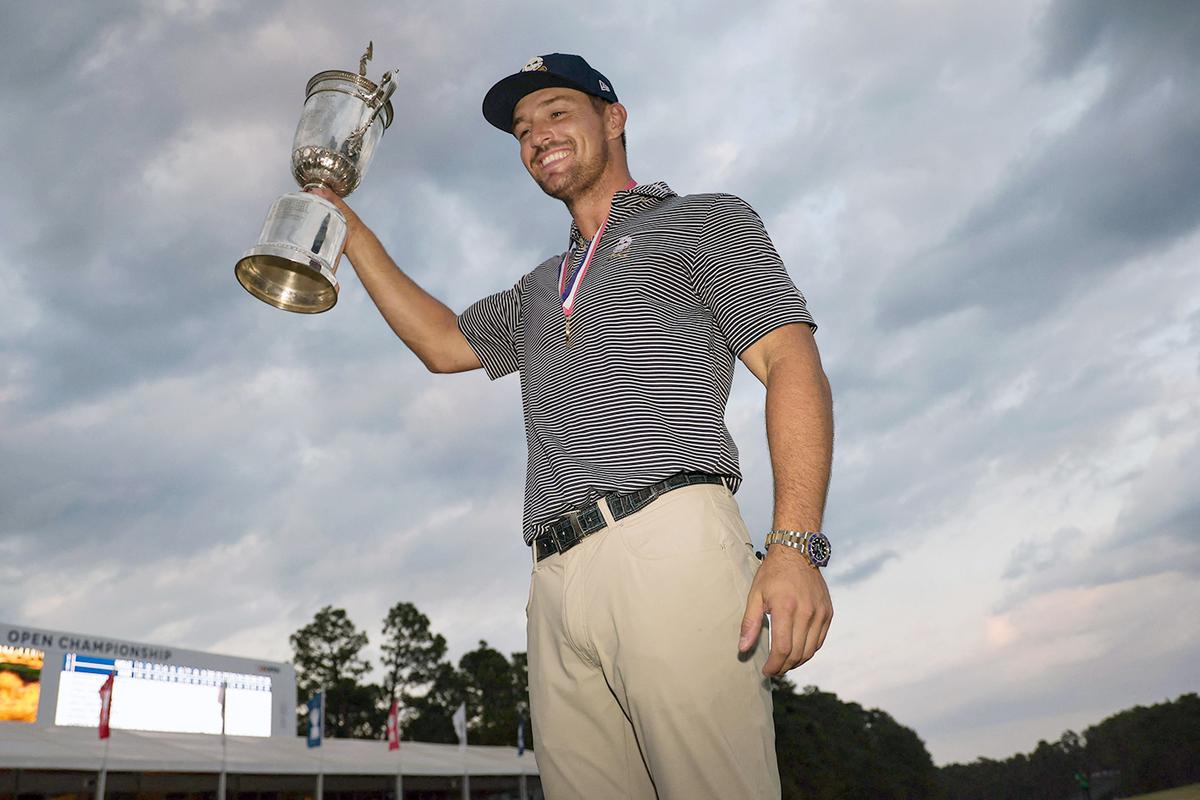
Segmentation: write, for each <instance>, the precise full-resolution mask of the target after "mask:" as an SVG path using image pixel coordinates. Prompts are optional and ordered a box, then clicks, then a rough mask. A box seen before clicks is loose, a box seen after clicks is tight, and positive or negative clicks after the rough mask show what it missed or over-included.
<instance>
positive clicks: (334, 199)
mask: <svg viewBox="0 0 1200 800" xmlns="http://www.w3.org/2000/svg"><path fill="white" fill-rule="evenodd" d="M304 191H306V192H311V193H312V194H315V195H316V196H317V197H320V198H321V199H322V200H328V201H329V202H331V203H333V204H334V205H335V206H337V208H338V211H341V212H342V216H343V217H345V218H346V250H347V253H346V256H347V257H348V258H349V259H350V261H351V263H353V261H354V256H353V255H351V253H350V252H349V251H351V250H352V248H353V247H354V245H356V244H358V240H359V239H360V238H361V237H362V236H363V234H364V232H365V233H370V229H369V228H367V226H366V225H364V224H363V221H362V220H361V219H360V218H359V216H358V214H355V213H354V209H352V208H350V206H348V205H346V201H345V200H343V199H342V198H340V197H338V196H337V195H336V194H334V193H333V192H331V191H329V190H328V189H326V188H325V187H324V186H315V187H313V188H312V189H305V190H304Z"/></svg>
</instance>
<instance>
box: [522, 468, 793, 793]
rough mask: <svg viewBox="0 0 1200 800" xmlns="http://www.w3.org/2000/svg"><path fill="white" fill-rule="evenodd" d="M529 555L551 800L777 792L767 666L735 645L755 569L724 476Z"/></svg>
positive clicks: (538, 707)
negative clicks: (543, 553) (568, 544)
mask: <svg viewBox="0 0 1200 800" xmlns="http://www.w3.org/2000/svg"><path fill="white" fill-rule="evenodd" d="M600 507H601V509H602V511H603V513H604V517H605V519H606V521H607V522H608V527H607V528H605V529H603V530H601V531H599V532H597V533H594V534H592V535H591V536H589V537H588V538H587V539H584V540H583V541H582V542H580V543H579V544H577V545H576V546H575V547H573V548H572V549H570V550H568V551H567V552H566V553H559V554H557V555H553V556H550V557H549V558H546V559H544V560H543V561H541V562H535V564H534V569H533V576H532V579H531V583H530V589H529V605H528V607H527V611H526V614H527V616H528V619H529V622H528V632H529V688H530V697H531V701H532V705H533V708H532V716H533V729H534V735H535V737H536V747H535V754H536V757H537V763H538V771H539V772H540V773H541V781H542V786H543V788H544V790H545V792H546V796H547V797H548V798H549V799H550V800H572V799H573V798H581V800H583V799H585V800H605V799H606V798H621V800H627V799H629V800H641V799H642V798H647V799H652V798H660V800H703V798H722V799H723V800H729V799H731V798H739V799H740V798H778V797H779V792H780V789H779V771H778V767H777V766H776V762H775V728H774V724H773V722H772V719H771V692H770V685H769V682H768V681H767V680H766V679H765V678H764V677H763V675H762V667H763V664H764V663H765V662H766V659H767V647H768V642H767V636H766V634H765V633H764V634H763V635H762V636H761V637H760V641H759V642H758V645H757V647H756V648H755V649H754V650H753V651H751V653H750V654H749V655H742V656H739V654H738V651H737V642H738V633H739V629H740V626H741V619H742V614H743V612H744V610H745V604H746V594H747V592H748V591H749V589H750V582H751V580H752V579H753V577H754V573H755V570H757V568H758V563H759V562H758V559H757V558H756V557H755V555H754V551H753V547H752V546H751V544H750V538H749V535H748V533H747V531H746V526H745V524H744V523H743V522H742V518H741V515H740V513H739V511H738V507H737V503H736V501H735V500H734V499H733V496H732V495H731V494H730V493H729V490H728V489H726V488H725V487H724V486H718V485H700V486H688V487H685V488H682V489H676V490H675V491H673V492H669V493H668V494H666V495H663V496H662V497H660V498H659V499H658V500H656V501H654V502H653V503H651V504H650V505H649V506H648V507H646V508H644V509H642V510H641V511H639V512H638V513H636V514H633V515H631V516H628V517H626V518H624V519H622V520H620V521H619V522H614V521H613V519H612V515H611V513H609V511H608V508H607V507H606V506H605V504H604V502H603V501H601V503H600Z"/></svg>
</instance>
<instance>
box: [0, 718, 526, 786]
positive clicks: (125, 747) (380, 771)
mask: <svg viewBox="0 0 1200 800" xmlns="http://www.w3.org/2000/svg"><path fill="white" fill-rule="evenodd" d="M104 747H105V744H104V741H103V740H101V739H99V738H98V737H97V734H96V729H95V728H70V727H39V726H36V725H29V724H25V723H19V722H0V769H4V768H8V769H30V770H71V771H89V770H98V769H100V763H101V760H102V759H103V758H104ZM464 757H465V762H466V763H465V767H466V769H465V771H466V772H467V774H470V775H480V776H483V775H521V774H525V775H537V774H538V771H537V764H536V763H535V761H534V759H533V753H532V752H527V753H525V755H523V756H518V755H517V750H516V748H514V747H488V746H481V745H471V746H469V747H467V748H466V751H465V754H464V752H463V751H462V750H460V749H459V747H458V745H452V744H428V743H425V742H403V743H401V749H400V751H399V752H397V751H394V750H393V751H389V750H388V749H387V744H386V743H385V742H382V741H366V740H361V739H326V740H325V743H324V744H323V745H322V746H321V747H319V748H312V749H309V747H308V746H307V744H306V742H305V740H304V738H303V737H285V736H271V737H262V738H258V737H250V736H229V737H227V739H226V770H227V771H228V772H229V773H231V774H244V775H254V774H257V775H264V774H265V775H316V774H317V773H318V772H323V773H324V774H326V775H395V774H396V772H397V769H398V768H400V767H402V769H403V773H404V774H405V775H413V776H418V775H428V776H441V775H444V776H458V775H462V774H463V772H464ZM108 770H109V771H110V772H187V773H204V772H211V773H217V772H220V770H221V737H220V736H213V735H211V734H201V733H147V732H143V731H126V730H114V731H113V732H112V737H111V739H110V740H109V745H108Z"/></svg>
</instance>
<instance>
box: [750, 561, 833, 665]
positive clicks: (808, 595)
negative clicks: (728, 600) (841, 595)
mask: <svg viewBox="0 0 1200 800" xmlns="http://www.w3.org/2000/svg"><path fill="white" fill-rule="evenodd" d="M764 613H769V614H770V615H771V655H770V657H769V658H768V659H767V663H766V664H765V665H764V666H763V675H768V676H769V675H782V674H783V673H785V672H787V671H788V670H790V669H792V668H793V667H798V666H800V665H801V664H803V663H804V662H805V661H808V660H809V659H810V658H812V657H813V655H814V654H815V653H816V652H817V650H819V649H820V648H821V645H822V644H824V643H825V634H826V633H828V632H829V623H830V621H831V620H832V619H833V602H832V601H831V600H830V599H829V587H827V586H826V585H825V578H824V576H822V575H821V571H820V570H819V569H817V568H816V567H814V566H812V565H811V564H809V563H808V559H806V558H805V557H804V556H803V555H802V554H801V553H799V552H798V551H796V550H794V549H793V548H791V547H786V546H784V545H779V544H777V545H775V546H774V547H771V548H770V549H769V550H768V551H767V557H766V558H765V559H763V563H762V565H761V566H760V567H759V568H758V574H757V575H755V576H754V583H752V584H751V585H750V596H749V597H748V598H747V599H746V615H745V616H744V617H742V636H741V639H739V640H738V650H739V651H741V652H743V653H744V652H746V651H748V650H750V649H751V648H752V647H753V646H754V642H755V641H757V639H758V636H759V634H760V633H761V632H762V627H763V614H764Z"/></svg>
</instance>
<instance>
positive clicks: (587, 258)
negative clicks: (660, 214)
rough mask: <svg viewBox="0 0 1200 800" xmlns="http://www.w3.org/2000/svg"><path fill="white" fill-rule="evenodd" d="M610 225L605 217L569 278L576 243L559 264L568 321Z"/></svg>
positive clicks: (560, 286)
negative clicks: (585, 277) (593, 257)
mask: <svg viewBox="0 0 1200 800" xmlns="http://www.w3.org/2000/svg"><path fill="white" fill-rule="evenodd" d="M634 186H637V181H632V180H631V181H630V182H629V185H628V186H626V187H625V191H628V190H629V189H632V188H633V187H634ZM607 227H608V217H605V218H604V222H603V223H601V225H600V230H598V231H596V235H595V236H593V237H592V242H591V244H589V245H588V249H587V254H586V255H584V257H583V263H582V264H580V265H579V269H577V270H576V271H575V274H574V275H571V276H570V277H569V279H568V275H567V272H568V271H569V268H570V266H571V261H572V260H573V259H574V257H575V245H573V244H572V245H571V249H570V250H568V251H567V252H566V254H565V255H564V256H563V260H562V263H561V264H559V265H558V295H559V297H561V298H562V309H563V317H565V318H566V320H567V322H568V323H570V321H571V312H573V311H574V310H575V298H576V297H578V295H579V287H580V286H581V285H582V284H583V276H584V275H586V274H587V271H588V267H589V266H591V263H592V256H593V255H595V254H596V248H597V247H598V246H599V245H600V238H601V237H602V236H604V229H605V228H607Z"/></svg>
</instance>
